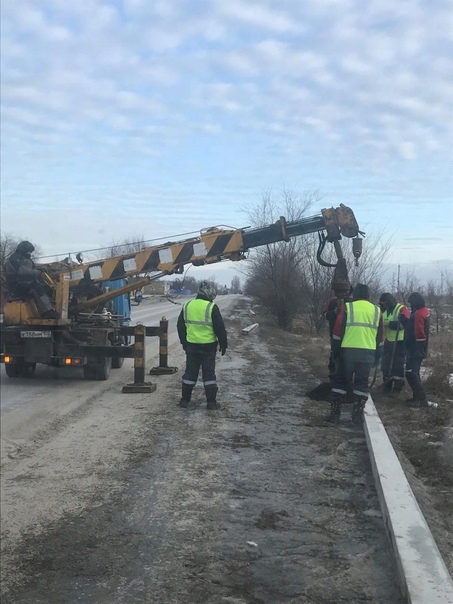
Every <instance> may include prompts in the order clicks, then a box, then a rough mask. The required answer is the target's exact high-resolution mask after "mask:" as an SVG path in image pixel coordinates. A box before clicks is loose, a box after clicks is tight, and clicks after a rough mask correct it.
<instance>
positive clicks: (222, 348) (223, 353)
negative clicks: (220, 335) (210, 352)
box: [220, 346, 226, 356]
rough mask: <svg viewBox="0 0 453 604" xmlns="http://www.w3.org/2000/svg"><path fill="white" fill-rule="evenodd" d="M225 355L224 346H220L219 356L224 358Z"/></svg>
mask: <svg viewBox="0 0 453 604" xmlns="http://www.w3.org/2000/svg"><path fill="white" fill-rule="evenodd" d="M225 353H226V347H225V346H221V347H220V354H221V355H222V356H225Z"/></svg>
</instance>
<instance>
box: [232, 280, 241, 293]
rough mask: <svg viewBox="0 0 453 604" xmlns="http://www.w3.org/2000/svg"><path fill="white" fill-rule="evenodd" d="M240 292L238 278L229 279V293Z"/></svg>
mask: <svg viewBox="0 0 453 604" xmlns="http://www.w3.org/2000/svg"><path fill="white" fill-rule="evenodd" d="M240 290H241V281H240V279H239V277H233V278H232V279H231V293H232V294H238V293H239V292H240Z"/></svg>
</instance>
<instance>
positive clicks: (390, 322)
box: [389, 321, 401, 330]
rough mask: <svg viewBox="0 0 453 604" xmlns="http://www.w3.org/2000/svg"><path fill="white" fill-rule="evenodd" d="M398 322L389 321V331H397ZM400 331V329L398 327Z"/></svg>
mask: <svg viewBox="0 0 453 604" xmlns="http://www.w3.org/2000/svg"><path fill="white" fill-rule="evenodd" d="M398 324H399V321H389V329H395V330H396V329H398ZM400 329H401V327H400Z"/></svg>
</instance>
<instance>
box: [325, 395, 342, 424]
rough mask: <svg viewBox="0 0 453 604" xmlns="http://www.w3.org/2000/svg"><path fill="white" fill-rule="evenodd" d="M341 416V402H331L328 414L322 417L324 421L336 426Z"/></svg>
mask: <svg viewBox="0 0 453 604" xmlns="http://www.w3.org/2000/svg"><path fill="white" fill-rule="evenodd" d="M340 415H341V402H340V401H338V400H333V401H332V402H331V403H330V413H328V414H327V415H325V416H324V421H325V422H329V423H331V424H333V425H334V426H337V425H338V423H339V421H340Z"/></svg>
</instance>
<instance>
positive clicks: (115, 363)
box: [112, 336, 128, 369]
mask: <svg viewBox="0 0 453 604" xmlns="http://www.w3.org/2000/svg"><path fill="white" fill-rule="evenodd" d="M119 341H120V344H119V346H125V345H127V343H128V342H127V336H120V338H119ZM123 363H124V357H117V358H115V357H112V369H120V368H121V367H122V366H123Z"/></svg>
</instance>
